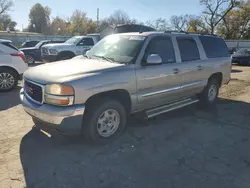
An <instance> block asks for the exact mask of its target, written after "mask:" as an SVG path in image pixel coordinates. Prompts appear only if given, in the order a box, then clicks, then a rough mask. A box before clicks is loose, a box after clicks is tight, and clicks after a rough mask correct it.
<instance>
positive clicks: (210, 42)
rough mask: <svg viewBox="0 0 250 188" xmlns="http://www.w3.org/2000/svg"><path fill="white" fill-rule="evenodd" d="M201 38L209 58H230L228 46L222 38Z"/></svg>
mask: <svg viewBox="0 0 250 188" xmlns="http://www.w3.org/2000/svg"><path fill="white" fill-rule="evenodd" d="M199 38H200V41H201V44H202V45H203V48H204V50H205V53H206V55H207V57H208V58H216V57H229V52H228V49H227V45H226V43H225V42H224V41H223V40H222V39H221V38H218V37H209V36H200V37H199Z"/></svg>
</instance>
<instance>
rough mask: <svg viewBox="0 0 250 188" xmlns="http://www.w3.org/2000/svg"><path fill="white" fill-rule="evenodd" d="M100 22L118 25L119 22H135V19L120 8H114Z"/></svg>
mask: <svg viewBox="0 0 250 188" xmlns="http://www.w3.org/2000/svg"><path fill="white" fill-rule="evenodd" d="M102 22H104V23H107V24H108V25H119V24H135V23H137V20H135V19H131V18H130V17H129V15H128V14H127V13H126V12H124V11H122V10H115V11H114V12H113V13H112V14H111V15H110V16H109V17H107V18H105V19H104V20H102Z"/></svg>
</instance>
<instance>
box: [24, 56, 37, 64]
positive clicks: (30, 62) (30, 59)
mask: <svg viewBox="0 0 250 188" xmlns="http://www.w3.org/2000/svg"><path fill="white" fill-rule="evenodd" d="M25 57H26V61H27V63H28V64H34V63H35V59H34V58H33V57H32V56H31V55H26V56H25Z"/></svg>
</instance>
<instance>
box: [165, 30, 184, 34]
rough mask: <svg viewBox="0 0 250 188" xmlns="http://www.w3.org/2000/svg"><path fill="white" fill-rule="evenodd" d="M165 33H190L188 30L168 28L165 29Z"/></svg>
mask: <svg viewBox="0 0 250 188" xmlns="http://www.w3.org/2000/svg"><path fill="white" fill-rule="evenodd" d="M164 33H184V34H188V32H186V31H182V30H166V31H164Z"/></svg>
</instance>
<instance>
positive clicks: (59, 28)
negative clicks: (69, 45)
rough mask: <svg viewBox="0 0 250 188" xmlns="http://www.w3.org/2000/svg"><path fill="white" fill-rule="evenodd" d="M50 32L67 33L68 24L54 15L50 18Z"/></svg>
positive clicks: (55, 33) (54, 33)
mask: <svg viewBox="0 0 250 188" xmlns="http://www.w3.org/2000/svg"><path fill="white" fill-rule="evenodd" d="M50 32H51V34H53V35H65V34H68V26H67V22H66V20H64V19H62V18H60V17H58V16H57V17H56V18H54V19H53V20H52V22H51V26H50Z"/></svg>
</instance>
